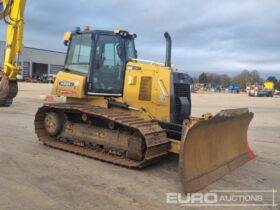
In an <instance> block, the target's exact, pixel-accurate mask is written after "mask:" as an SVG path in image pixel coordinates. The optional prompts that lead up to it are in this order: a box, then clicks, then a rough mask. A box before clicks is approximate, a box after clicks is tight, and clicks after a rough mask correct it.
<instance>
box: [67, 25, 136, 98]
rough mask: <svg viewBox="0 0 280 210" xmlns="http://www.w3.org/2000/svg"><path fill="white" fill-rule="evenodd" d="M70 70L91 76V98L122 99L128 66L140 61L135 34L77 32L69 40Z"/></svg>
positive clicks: (89, 81)
mask: <svg viewBox="0 0 280 210" xmlns="http://www.w3.org/2000/svg"><path fill="white" fill-rule="evenodd" d="M69 38H70V39H69V44H68V43H67V42H66V44H68V45H69V47H68V52H67V57H66V62H65V67H64V69H65V70H66V71H71V72H72V71H73V72H75V73H78V74H81V75H86V76H87V80H88V81H87V88H86V94H87V95H99V96H122V93H123V84H124V77H125V68H126V63H127V62H128V61H129V60H131V59H135V58H137V52H136V49H135V44H134V39H135V38H136V35H135V34H132V33H128V32H127V31H122V30H115V31H100V30H95V31H82V32H81V31H75V32H72V33H71V36H70V37H69Z"/></svg>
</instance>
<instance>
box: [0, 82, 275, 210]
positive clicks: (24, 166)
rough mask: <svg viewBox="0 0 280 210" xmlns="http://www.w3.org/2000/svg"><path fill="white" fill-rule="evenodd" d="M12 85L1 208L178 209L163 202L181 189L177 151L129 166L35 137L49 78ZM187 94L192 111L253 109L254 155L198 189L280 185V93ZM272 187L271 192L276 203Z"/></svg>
mask: <svg viewBox="0 0 280 210" xmlns="http://www.w3.org/2000/svg"><path fill="white" fill-rule="evenodd" d="M19 88H20V92H19V95H18V97H17V98H16V99H15V101H14V104H13V105H12V107H10V108H1V109H0V134H1V135H0V172H1V174H0V209H28V210H31V209H36V210H38V209H184V207H180V205H178V204H166V193H167V192H179V193H182V187H181V183H180V180H179V176H178V173H177V162H178V158H177V157H176V156H174V155H170V156H168V157H166V158H165V159H164V160H163V161H162V162H160V163H159V164H157V165H154V166H152V167H148V168H146V169H142V170H131V169H126V168H123V167H118V166H115V165H110V164H107V163H104V162H100V161H96V160H92V159H89V158H85V157H81V156H77V155H73V154H70V153H66V152H62V151H58V150H54V149H51V148H48V147H46V146H44V145H42V144H41V143H40V142H38V141H37V138H36V136H35V134H34V128H33V120H34V115H35V113H36V110H37V108H38V107H39V106H40V105H41V104H42V100H41V99H40V95H42V94H48V93H49V91H50V88H51V86H50V85H45V84H27V83H20V86H19ZM192 100H193V115H194V116H198V115H201V114H203V113H206V112H211V113H216V112H218V111H219V110H221V109H225V108H239V107H249V108H250V110H251V111H253V112H254V113H255V117H254V119H253V121H252V123H251V125H250V129H249V134H248V135H249V137H248V139H249V142H250V144H251V147H252V149H253V150H254V151H255V153H256V158H255V159H254V160H253V161H250V162H249V163H247V164H246V165H244V166H242V167H241V168H239V169H238V170H235V171H234V172H233V173H231V174H229V175H227V176H225V177H224V178H222V179H220V180H219V181H217V182H215V183H213V184H212V185H210V186H209V187H207V188H206V189H205V190H203V192H209V191H210V190H272V189H275V190H278V191H279V190H280V155H279V154H280V120H279V119H280V97H273V98H254V97H248V96H247V95H245V94H219V93H196V94H193V95H192ZM279 194H280V192H278V193H276V194H275V200H276V203H277V202H279V201H280V199H279V198H280V196H279ZM266 199H267V200H265V202H270V200H269V198H266ZM185 208H186V207H185ZM193 208H194V209H199V207H193ZM249 208H250V207H240V208H239V209H249ZM276 208H278V209H279V206H278V207H275V209H276ZM188 209H191V208H188ZM221 209H234V207H227V208H225V207H222V208H221ZM251 209H271V207H265V206H263V207H251Z"/></svg>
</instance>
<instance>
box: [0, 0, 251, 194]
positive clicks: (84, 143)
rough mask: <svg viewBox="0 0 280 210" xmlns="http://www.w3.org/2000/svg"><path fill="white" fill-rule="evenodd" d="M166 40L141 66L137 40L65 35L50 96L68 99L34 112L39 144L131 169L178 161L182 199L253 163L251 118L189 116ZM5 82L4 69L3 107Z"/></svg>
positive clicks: (184, 79)
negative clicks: (159, 55) (160, 55)
mask: <svg viewBox="0 0 280 210" xmlns="http://www.w3.org/2000/svg"><path fill="white" fill-rule="evenodd" d="M13 2H17V1H16V0H14V1H13ZM19 2H24V1H19ZM164 37H165V39H166V58H165V63H164V64H163V63H156V62H153V61H148V60H141V59H138V56H137V51H136V48H135V43H134V40H135V38H136V34H135V33H129V32H127V31H125V30H113V31H104V30H91V29H90V28H89V27H85V29H84V30H81V29H80V28H76V30H74V31H73V32H67V33H65V35H64V44H65V45H66V46H68V51H67V56H66V61H65V65H64V68H63V69H62V70H61V71H60V72H59V73H58V75H57V77H56V80H55V83H54V84H53V88H52V91H51V94H52V95H55V96H61V97H66V103H46V104H44V105H43V106H42V107H40V108H39V109H38V111H37V113H36V116H35V121H34V124H35V132H36V134H37V136H38V139H39V140H40V141H41V142H43V143H44V144H45V145H48V146H50V147H53V148H56V149H60V150H64V151H68V152H72V153H76V154H79V155H83V156H87V157H91V158H94V159H98V160H101V161H105V162H108V163H112V164H116V165H120V166H124V167H128V168H143V167H146V166H148V165H151V164H154V163H156V162H159V161H160V160H162V159H163V157H164V156H166V155H167V154H168V153H175V154H178V155H179V172H180V175H181V179H182V182H183V186H184V190H185V192H186V193H187V192H197V191H199V190H201V189H203V188H204V187H206V186H207V185H209V184H211V183H212V182H214V181H216V180H217V179H219V178H221V177H222V176H224V175H225V174H227V173H229V172H231V171H232V170H234V169H235V168H237V167H239V166H241V165H243V164H244V163H245V162H247V161H248V160H250V159H251V157H252V156H251V154H252V152H251V151H250V149H249V146H248V143H247V130H248V126H249V124H250V121H251V120H252V118H253V113H251V112H249V110H248V109H247V108H241V109H232V110H222V111H220V112H219V113H218V114H216V115H215V116H212V115H210V114H206V115H204V116H202V117H192V116H191V94H190V78H189V76H188V75H187V74H186V73H184V72H181V71H178V70H177V69H176V68H174V67H173V66H172V65H171V45H172V43H171V37H170V35H169V34H168V33H167V32H166V33H165V34H164ZM11 63H12V64H11V65H12V66H13V67H14V63H13V62H12V61H11ZM7 66H9V65H7ZM6 68H7V67H6ZM10 69H12V68H10ZM10 71H11V70H10ZM9 75H10V74H7V70H6V71H5V75H4V77H3V79H4V80H8V82H7V81H5V84H6V85H4V86H3V85H2V84H1V89H0V92H1V94H2V95H1V97H2V99H1V100H3V99H4V100H6V99H7V97H6V98H5V97H4V98H3V92H5V91H7V90H8V95H9V93H10V92H12V93H13V91H14V90H13V82H12V79H10V78H11V77H10V76H9ZM7 78H8V79H7ZM2 82H3V80H2ZM3 87H4V88H3ZM14 95H15V94H14ZM11 98H12V97H8V99H9V100H10V99H11ZM9 103H10V102H9Z"/></svg>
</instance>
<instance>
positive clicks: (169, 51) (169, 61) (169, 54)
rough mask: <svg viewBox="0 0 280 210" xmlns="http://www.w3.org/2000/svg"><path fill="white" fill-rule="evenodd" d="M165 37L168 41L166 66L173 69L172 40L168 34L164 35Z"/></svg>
mask: <svg viewBox="0 0 280 210" xmlns="http://www.w3.org/2000/svg"><path fill="white" fill-rule="evenodd" d="M164 37H165V40H166V54H165V66H168V67H171V48H172V40H171V37H170V35H169V33H168V32H165V33H164Z"/></svg>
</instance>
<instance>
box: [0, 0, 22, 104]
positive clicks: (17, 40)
mask: <svg viewBox="0 0 280 210" xmlns="http://www.w3.org/2000/svg"><path fill="white" fill-rule="evenodd" d="M25 3H26V0H2V1H0V6H1V7H2V11H1V12H0V19H1V20H4V22H5V23H6V24H7V36H6V48H5V59H4V66H3V72H1V74H2V75H1V78H2V79H1V82H0V106H10V105H11V104H12V101H13V98H14V97H15V96H16V95H17V92H18V85H17V75H18V73H19V72H20V71H21V66H20V64H19V56H20V55H21V53H22V45H23V44H22V40H23V28H24V9H25Z"/></svg>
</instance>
